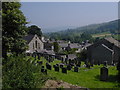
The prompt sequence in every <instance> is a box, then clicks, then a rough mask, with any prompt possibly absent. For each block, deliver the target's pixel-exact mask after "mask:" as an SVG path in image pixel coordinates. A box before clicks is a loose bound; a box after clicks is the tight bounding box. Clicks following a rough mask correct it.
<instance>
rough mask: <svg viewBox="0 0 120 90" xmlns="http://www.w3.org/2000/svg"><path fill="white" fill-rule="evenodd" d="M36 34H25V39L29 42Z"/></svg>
mask: <svg viewBox="0 0 120 90" xmlns="http://www.w3.org/2000/svg"><path fill="white" fill-rule="evenodd" d="M34 36H35V35H32V34H28V35H27V36H24V37H23V39H24V40H26V41H27V43H29V42H30V41H31V40H32V39H33V37H34Z"/></svg>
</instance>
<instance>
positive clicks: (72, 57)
mask: <svg viewBox="0 0 120 90" xmlns="http://www.w3.org/2000/svg"><path fill="white" fill-rule="evenodd" d="M76 57H77V56H76V55H75V54H68V59H71V60H72V59H75V58H76Z"/></svg>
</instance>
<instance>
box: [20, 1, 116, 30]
mask: <svg viewBox="0 0 120 90" xmlns="http://www.w3.org/2000/svg"><path fill="white" fill-rule="evenodd" d="M21 4H22V6H21V10H22V12H23V13H24V15H25V16H26V18H27V21H28V22H30V23H29V25H37V26H39V27H41V28H42V30H43V32H46V31H45V30H51V29H54V30H53V31H55V30H56V31H57V29H58V28H61V27H64V28H65V27H67V28H69V27H80V26H85V25H89V24H97V23H103V22H108V21H112V20H116V19H118V3H117V2H21ZM61 29H62V28H61ZM51 31H52V30H51ZM49 32H50V31H49Z"/></svg>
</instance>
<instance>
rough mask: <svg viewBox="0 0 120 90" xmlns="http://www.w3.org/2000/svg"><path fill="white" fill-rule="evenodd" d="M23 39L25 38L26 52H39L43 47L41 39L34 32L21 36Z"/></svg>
mask: <svg viewBox="0 0 120 90" xmlns="http://www.w3.org/2000/svg"><path fill="white" fill-rule="evenodd" d="M23 39H24V40H26V41H27V44H28V50H27V51H26V53H33V52H36V51H37V52H40V51H41V50H43V49H44V44H43V41H42V40H41V39H40V38H39V37H38V36H37V35H36V34H35V35H31V34H28V35H27V36H25V37H23Z"/></svg>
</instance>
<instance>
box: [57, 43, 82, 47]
mask: <svg viewBox="0 0 120 90" xmlns="http://www.w3.org/2000/svg"><path fill="white" fill-rule="evenodd" d="M59 45H60V47H64V48H66V47H68V43H59ZM70 47H71V48H81V45H79V44H78V43H70Z"/></svg>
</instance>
